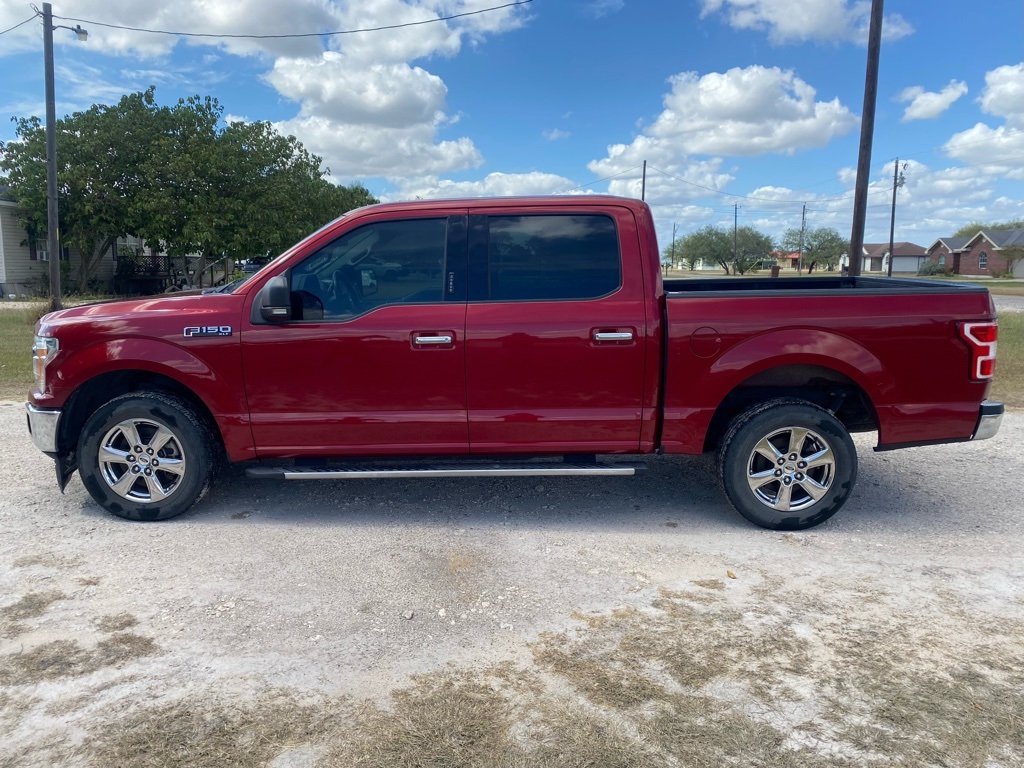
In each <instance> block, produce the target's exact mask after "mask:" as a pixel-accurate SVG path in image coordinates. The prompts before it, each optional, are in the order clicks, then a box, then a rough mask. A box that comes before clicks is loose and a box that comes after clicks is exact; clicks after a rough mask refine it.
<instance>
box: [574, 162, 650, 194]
mask: <svg viewBox="0 0 1024 768" xmlns="http://www.w3.org/2000/svg"><path fill="white" fill-rule="evenodd" d="M641 167H642V166H640V165H634V166H633V167H632V168H627V169H626V170H624V171H619V172H618V173H613V174H612V175H611V176H605V177H604V178H601V179H594V180H593V181H588V182H587V183H586V184H580V185H579V186H578V187H573V188H572V189H566V190H563V191H561V192H559V193H558V194H560V195H565V194H568V193H569V192H575V191H576V190H577V189H583V188H584V187H589V186H592V185H594V184H600V183H601V182H602V181H608V179H614V178H616V177H617V176H624V175H625V174H627V173H631V172H632V171H635V170H636V169H637V168H641Z"/></svg>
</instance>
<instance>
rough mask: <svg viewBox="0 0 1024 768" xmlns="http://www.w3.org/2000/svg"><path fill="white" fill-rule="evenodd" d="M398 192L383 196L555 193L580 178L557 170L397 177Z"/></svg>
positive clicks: (565, 189)
mask: <svg viewBox="0 0 1024 768" xmlns="http://www.w3.org/2000/svg"><path fill="white" fill-rule="evenodd" d="M397 181H398V182H399V187H398V190H397V191H396V192H393V193H390V194H388V195H385V196H383V197H384V198H386V199H388V200H412V199H424V200H426V199H433V198H446V197H447V198H450V197H490V196H509V195H554V194H559V193H563V192H568V191H569V190H571V189H573V188H574V187H576V186H577V184H576V182H574V181H571V180H569V179H567V178H565V177H564V176H558V175H557V174H553V173H541V172H538V171H533V172H531V173H489V174H487V176H485V177H484V178H482V179H480V180H478V181H452V180H451V179H441V178H438V177H437V176H423V177H420V178H403V179H397Z"/></svg>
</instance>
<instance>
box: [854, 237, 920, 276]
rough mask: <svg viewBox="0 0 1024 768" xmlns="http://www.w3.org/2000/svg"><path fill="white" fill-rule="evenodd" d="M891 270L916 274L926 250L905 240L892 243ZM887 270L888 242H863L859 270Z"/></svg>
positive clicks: (894, 272)
mask: <svg viewBox="0 0 1024 768" xmlns="http://www.w3.org/2000/svg"><path fill="white" fill-rule="evenodd" d="M892 251H893V252H892V271H893V274H896V273H910V274H914V275H916V274H917V270H918V267H920V266H921V262H922V261H925V260H926V259H927V258H928V252H927V250H925V249H924V248H923V247H922V246H920V245H917V244H916V243H909V242H906V241H903V242H899V243H893V244H892ZM888 271H889V244H888V243H864V251H863V254H862V256H861V272H886V273H888Z"/></svg>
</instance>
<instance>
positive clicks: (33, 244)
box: [0, 186, 114, 299]
mask: <svg viewBox="0 0 1024 768" xmlns="http://www.w3.org/2000/svg"><path fill="white" fill-rule="evenodd" d="M62 251H63V253H62V255H61V259H62V260H64V261H69V262H70V264H69V267H70V273H69V274H70V275H71V277H72V278H74V277H75V276H77V275H78V270H79V268H80V267H81V264H82V255H81V254H80V253H79V252H78V251H77V250H75V249H74V248H68V247H66V246H65V247H64V248H62ZM49 258H50V255H49V253H47V244H46V238H45V237H42V238H33V237H31V236H30V235H29V233H28V231H26V229H25V225H24V224H22V222H21V219H19V218H18V205H17V203H16V202H15V201H14V199H13V198H12V197H11V195H10V193H9V192H8V189H7V187H4V186H0V297H2V298H3V299H9V298H12V297H13V298H20V297H22V296H32V295H38V294H40V293H42V290H43V286H44V282H43V281H44V279H45V276H46V275H47V274H48V272H49V264H48V262H49ZM113 277H114V261H113V259H112V258H110V257H109V256H108V257H104V259H103V261H102V262H101V263H100V264H99V265H98V266H97V267H96V269H94V270H93V273H92V279H94V280H96V281H97V282H98V283H99V284H100V285H101V286H108V285H109V284H110V283H111V282H112V281H113Z"/></svg>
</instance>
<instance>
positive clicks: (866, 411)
mask: <svg viewBox="0 0 1024 768" xmlns="http://www.w3.org/2000/svg"><path fill="white" fill-rule="evenodd" d="M780 397H786V398H794V399H797V400H805V401H807V402H810V403H813V404H814V405H817V406H819V407H821V408H824V409H825V410H827V411H829V412H831V413H833V414H834V415H835V417H836V418H837V419H839V421H840V422H842V424H843V426H844V427H846V429H847V431H849V432H869V431H872V430H877V429H878V414H877V412H876V410H875V406H874V403H873V402H872V400H871V398H870V397H869V396H868V394H867V392H866V390H865V388H864V387H863V386H862V384H861V383H860V382H858V381H857V380H855V379H853V378H852V377H851V376H849V375H847V374H846V373H843V372H841V371H839V370H836V368H833V367H831V366H827V365H821V364H820V363H816V362H815V363H811V362H800V363H787V364H782V365H774V366H770V365H769V366H767V367H761V368H759V369H757V370H755V371H754V372H752V373H749V374H748V375H747V376H746V378H744V379H742V380H741V381H740V382H739V383H737V384H735V385H734V386H733V387H732V389H730V390H729V391H728V392H727V393H726V394H725V396H724V397H723V398H722V400H721V401H720V402H719V404H718V406H717V407H716V408H715V411H714V413H713V415H712V417H711V421H710V423H709V424H708V429H707V431H706V433H705V435H704V450H705V451H711V450H715V449H716V448H717V447H718V445H719V443H720V441H721V439H722V437H723V436H724V434H725V432H726V430H728V428H729V424H730V423H731V422H732V420H733V419H734V418H736V416H738V415H739V414H741V413H743V412H745V411H747V410H748V409H749V408H751V407H753V406H755V405H757V404H758V403H763V402H765V401H768V400H773V399H776V398H780Z"/></svg>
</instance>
